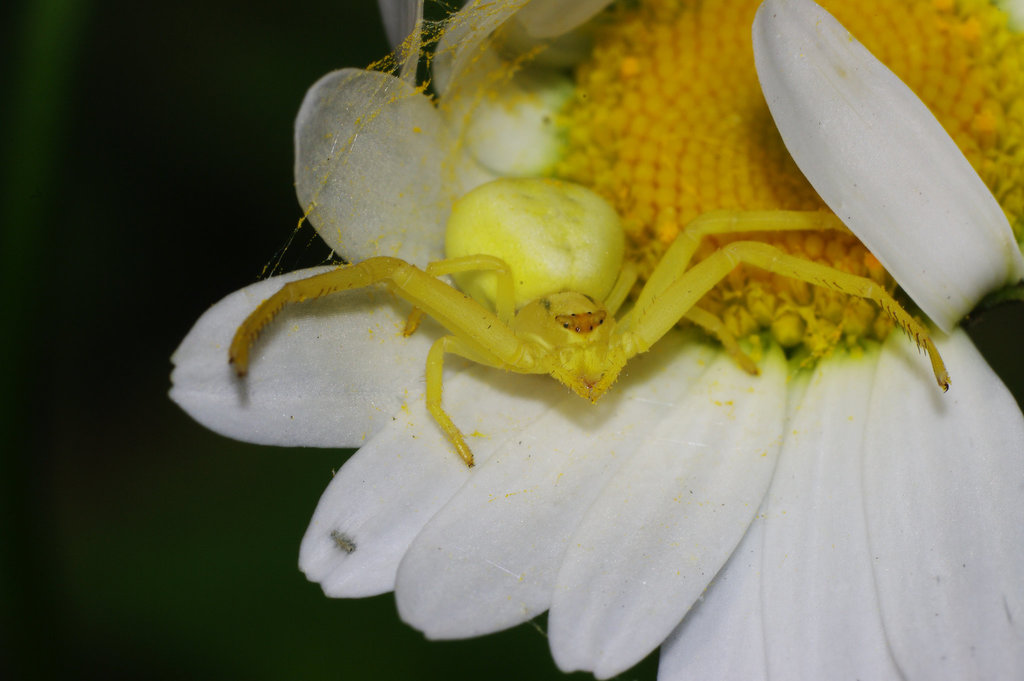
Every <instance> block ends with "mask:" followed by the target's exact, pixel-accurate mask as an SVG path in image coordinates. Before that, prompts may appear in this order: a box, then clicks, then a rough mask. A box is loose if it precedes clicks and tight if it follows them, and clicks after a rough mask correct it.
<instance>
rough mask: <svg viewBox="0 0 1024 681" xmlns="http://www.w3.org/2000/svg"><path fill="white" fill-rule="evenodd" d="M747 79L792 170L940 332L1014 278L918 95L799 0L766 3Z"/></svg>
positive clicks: (1008, 245)
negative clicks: (757, 89)
mask: <svg viewBox="0 0 1024 681" xmlns="http://www.w3.org/2000/svg"><path fill="white" fill-rule="evenodd" d="M753 40H754V58H755V62H756V65H757V74H758V78H759V79H760V81H761V88H762V90H763V91H764V95H765V98H766V100H767V101H768V106H769V108H770V109H771V112H772V117H773V118H774V119H775V123H776V125H777V126H778V128H779V132H781V133H782V138H783V140H784V141H785V143H786V148H787V149H788V150H789V152H790V154H791V155H792V156H793V159H794V160H795V161H796V163H797V165H799V166H800V169H801V170H802V171H803V173H804V175H805V176H806V177H807V179H808V180H809V181H810V183H811V184H812V185H813V186H814V188H815V189H816V190H817V192H818V194H819V195H821V198H822V199H824V201H825V202H826V203H827V204H828V206H829V208H831V209H832V210H833V211H834V212H835V213H836V215H838V216H839V218H840V219H841V220H842V221H843V222H844V223H846V225H847V226H848V227H849V228H850V229H851V230H852V231H853V232H854V233H855V234H856V235H857V236H858V237H859V238H860V239H861V241H863V242H864V244H865V245H866V246H867V247H868V248H869V249H870V250H871V252H872V253H874V254H875V256H876V257H878V259H879V260H880V261H881V262H882V264H883V265H885V267H886V269H888V270H889V272H891V273H892V275H893V276H894V277H895V278H896V281H897V283H899V285H900V286H902V287H903V289H904V290H905V291H906V292H907V294H908V295H910V297H911V298H913V299H914V302H916V303H917V304H918V305H919V306H920V307H921V309H922V310H924V312H925V313H926V314H928V316H929V317H931V318H932V320H933V321H934V322H935V323H936V324H938V325H939V326H940V327H941V328H942V329H943V330H945V331H948V330H950V329H951V328H952V327H953V326H954V325H955V324H956V323H957V321H958V320H959V319H961V318H962V317H963V316H964V315H965V314H966V313H967V312H968V311H970V309H971V308H972V307H974V305H975V304H976V303H977V302H978V300H979V299H980V298H981V297H982V296H983V295H985V294H986V293H988V292H990V291H992V290H993V289H996V288H999V287H1000V286H1002V285H1004V284H1006V283H1010V282H1015V281H1017V280H1019V279H1020V278H1021V277H1022V276H1024V259H1022V258H1021V253H1020V250H1019V248H1018V246H1017V244H1016V242H1015V240H1014V238H1013V233H1012V231H1011V229H1010V225H1009V223H1008V222H1007V220H1006V217H1005V215H1004V214H1003V212H1002V209H1001V208H1000V207H999V204H998V203H997V202H996V200H995V198H994V197H993V196H992V194H991V192H989V190H988V188H987V187H986V186H985V184H984V183H983V182H982V181H981V178H979V177H978V175H977V173H975V172H974V170H973V168H971V165H970V163H968V161H967V159H966V158H965V157H964V155H963V154H962V153H961V152H960V150H959V149H958V148H957V146H956V144H955V143H954V142H953V140H952V139H951V138H950V137H949V135H948V134H946V132H945V131H944V130H943V128H942V126H941V125H940V124H939V122H938V121H937V120H936V119H935V117H934V116H933V115H932V114H931V112H929V111H928V108H927V107H926V106H925V105H924V104H923V103H922V102H921V100H920V99H918V98H917V96H916V95H915V94H914V93H913V92H912V91H911V90H910V89H909V88H908V87H907V86H906V85H905V84H903V82H902V81H900V79H899V78H897V77H896V75H895V74H893V73H892V72H891V71H889V69H887V68H886V67H885V65H883V64H882V63H881V62H879V61H878V60H877V59H875V58H874V57H873V56H872V55H871V53H870V52H868V51H867V49H865V48H864V47H863V46H862V45H861V44H860V43H859V42H857V41H856V40H855V39H854V38H853V37H852V36H851V35H850V34H849V32H847V31H846V29H844V28H843V27H842V26H841V25H840V24H839V23H838V22H837V21H836V20H835V19H834V18H832V16H831V15H830V14H828V13H827V12H825V10H823V9H822V8H821V7H819V6H818V5H816V4H815V3H813V2H811V0H766V1H765V2H764V3H763V4H762V5H761V7H760V8H759V9H758V11H757V15H756V17H755V19H754V27H753Z"/></svg>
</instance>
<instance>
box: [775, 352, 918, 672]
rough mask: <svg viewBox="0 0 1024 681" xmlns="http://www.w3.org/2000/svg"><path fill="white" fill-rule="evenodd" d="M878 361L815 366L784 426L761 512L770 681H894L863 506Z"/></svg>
mask: <svg viewBox="0 0 1024 681" xmlns="http://www.w3.org/2000/svg"><path fill="white" fill-rule="evenodd" d="M877 361H878V353H877V352H870V353H868V355H867V356H865V357H858V358H848V357H841V356H837V357H833V358H830V359H829V360H825V361H823V362H821V364H820V365H819V367H818V369H817V370H816V371H815V373H814V377H813V379H812V380H811V381H810V382H809V385H808V388H807V391H806V392H805V393H804V395H803V398H802V399H801V401H800V405H799V407H798V408H797V409H796V411H795V413H794V415H793V417H792V418H791V420H790V421H789V422H788V423H787V426H786V441H785V444H784V445H783V447H782V454H781V456H780V457H779V463H778V467H777V468H776V470H775V477H774V479H773V480H772V486H771V490H770V491H769V493H768V499H767V501H766V503H765V506H764V515H765V520H764V525H765V532H764V553H763V560H764V567H763V570H764V575H763V587H762V595H763V601H764V605H763V607H764V622H765V627H764V636H765V648H766V652H767V662H768V676H769V677H770V678H776V679H808V680H812V679H839V678H850V679H875V680H876V681H880V680H881V679H899V678H900V674H899V671H898V670H897V668H896V666H895V664H894V663H893V661H892V657H891V655H890V654H889V650H888V647H887V644H886V639H885V633H884V632H883V630H882V619H881V614H880V612H879V606H878V597H877V595H876V592H875V584H874V578H873V576H872V572H871V560H870V554H869V551H868V545H867V528H866V524H865V519H864V511H863V500H862V496H863V495H862V486H861V463H862V460H863V444H864V443H863V438H864V428H865V425H866V422H867V416H868V402H869V400H870V397H871V386H872V383H873V380H874V368H875V365H876V363H877ZM932 387H933V386H932Z"/></svg>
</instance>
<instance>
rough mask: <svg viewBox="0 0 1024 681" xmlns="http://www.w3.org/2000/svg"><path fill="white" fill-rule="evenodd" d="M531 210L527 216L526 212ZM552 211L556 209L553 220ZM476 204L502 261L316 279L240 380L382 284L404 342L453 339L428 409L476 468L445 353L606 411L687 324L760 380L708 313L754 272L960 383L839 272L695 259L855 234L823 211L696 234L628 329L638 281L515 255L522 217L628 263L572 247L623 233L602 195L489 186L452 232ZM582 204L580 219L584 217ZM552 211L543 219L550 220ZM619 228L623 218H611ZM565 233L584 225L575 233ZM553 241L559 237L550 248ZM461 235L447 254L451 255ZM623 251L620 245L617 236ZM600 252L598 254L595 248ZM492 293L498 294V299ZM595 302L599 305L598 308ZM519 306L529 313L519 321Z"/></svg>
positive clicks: (237, 358) (436, 359)
mask: <svg viewBox="0 0 1024 681" xmlns="http://www.w3.org/2000/svg"><path fill="white" fill-rule="evenodd" d="M481 195H483V196H485V198H486V204H487V206H488V207H489V209H490V212H489V213H487V214H481V213H480V211H479V206H478V205H477V204H478V203H479V201H477V200H476V199H478V198H479V197H480V196H481ZM524 201H525V202H526V204H527V205H528V210H527V209H523V204H524ZM546 204H550V210H543V208H544V206H545V205H546ZM466 206H474V209H473V211H469V214H470V215H471V217H472V218H473V219H475V220H482V221H484V222H488V221H489V222H493V223H497V224H498V226H497V227H495V226H494V225H493V224H485V225H483V226H481V229H485V228H486V227H492V228H496V229H498V230H499V231H501V230H502V226H503V225H504V227H506V228H507V227H508V224H505V223H506V222H508V221H510V222H511V225H512V228H511V229H509V230H508V231H507V236H506V237H504V238H498V239H492V241H493V242H494V243H495V244H497V245H496V246H495V248H496V249H497V252H496V253H494V252H492V253H477V254H476V255H458V256H455V257H450V258H448V259H446V260H441V261H438V262H434V263H431V264H429V265H427V266H426V267H425V268H424V269H420V268H418V267H416V266H414V265H411V264H409V263H407V262H405V261H403V260H399V259H398V258H390V257H377V258H370V259H369V260H365V261H363V262H361V263H358V264H354V265H346V266H342V267H339V268H338V269H336V270H334V271H331V272H327V273H324V274H320V275H317V276H314V277H310V278H308V279H302V280H299V281H294V282H291V283H289V284H285V286H284V287H282V289H281V290H280V291H279V292H278V293H276V294H275V295H273V296H271V297H270V298H268V299H267V300H265V301H264V302H263V303H262V304H261V305H260V306H259V307H258V308H257V309H256V310H255V311H254V312H253V313H252V314H251V315H249V317H248V318H247V319H246V320H245V322H244V323H243V324H242V326H241V327H239V329H238V331H237V333H236V334H235V338H234V340H233V342H232V344H231V348H230V350H229V359H230V361H231V362H232V363H234V365H235V368H236V370H237V372H238V374H239V375H240V376H242V375H244V374H245V372H246V370H247V368H248V365H249V350H250V348H251V347H252V345H253V343H255V341H256V339H257V337H258V336H259V333H260V331H261V330H262V329H263V328H264V327H265V326H266V325H267V324H268V323H270V322H271V320H272V319H273V318H274V316H275V315H276V314H277V313H278V312H279V311H280V310H281V308H283V307H284V306H285V305H286V304H289V303H294V302H300V301H303V300H306V299H311V298H318V297H322V296H325V295H329V294H331V293H334V292H337V291H343V290H349V289H356V288H362V287H365V286H369V285H371V284H376V283H383V284H385V285H387V286H388V288H390V289H391V290H392V291H394V292H395V294H397V295H398V296H400V297H402V298H404V299H406V300H408V301H409V302H410V303H412V304H413V305H414V306H415V307H414V309H413V312H412V314H411V315H410V320H409V323H408V325H407V327H406V333H407V334H409V333H412V332H413V331H415V329H416V327H417V325H418V321H419V318H420V316H421V315H422V314H427V315H430V316H431V317H433V318H434V319H436V320H437V321H438V322H439V323H440V324H441V325H442V326H443V327H445V329H447V330H448V332H449V334H450V335H447V336H443V337H442V338H440V339H438V340H437V341H436V342H435V343H434V345H433V346H432V347H431V349H430V352H429V353H428V355H427V370H426V402H427V408H428V409H429V410H430V413H431V414H432V415H433V416H434V418H435V419H436V420H437V422H438V425H440V426H441V428H442V430H444V432H445V434H446V435H447V436H448V438H449V440H451V442H452V445H453V446H454V447H455V449H456V451H457V452H458V453H459V455H460V456H461V457H462V458H463V460H464V461H465V462H466V464H467V465H470V466H472V465H473V454H472V452H471V451H470V449H469V447H468V446H467V445H466V442H465V439H464V437H463V435H462V433H461V432H460V431H459V429H458V427H456V426H455V424H454V423H452V421H451V418H450V417H449V416H448V414H447V413H446V412H445V411H444V409H443V408H442V406H441V377H442V374H443V369H444V355H445V353H450V354H454V355H459V356H461V357H465V358H466V359H469V360H471V361H473V362H477V363H480V364H485V365H488V366H492V367H495V368H498V369H504V370H507V371H514V372H518V373H524V374H549V375H551V376H552V377H553V378H555V379H557V380H558V381H560V382H561V383H563V384H565V385H566V386H568V387H569V388H570V389H572V390H573V391H574V392H575V393H577V394H578V395H580V396H582V397H584V398H586V399H588V400H590V401H592V402H593V401H596V400H597V399H598V398H599V397H600V396H601V395H602V394H604V393H605V392H606V391H607V390H608V388H610V387H611V386H612V384H613V383H615V380H616V379H617V378H618V376H619V373H620V372H621V371H622V369H623V367H625V365H626V363H627V362H628V361H629V360H630V359H631V358H633V357H635V356H636V355H638V354H640V353H642V352H646V351H647V350H648V349H650V347H651V346H652V345H653V344H654V343H656V342H657V341H658V340H659V339H660V338H661V337H662V336H664V335H665V334H666V333H668V331H669V330H671V329H672V328H673V327H674V326H675V325H676V324H678V323H679V321H680V320H682V319H684V318H685V319H688V320H689V321H691V322H693V323H695V324H697V325H699V326H701V327H703V328H704V329H706V330H707V331H708V332H710V333H711V334H713V335H714V336H716V337H717V338H718V339H719V340H720V341H721V342H722V345H723V346H724V347H725V349H726V350H727V351H728V352H729V353H730V354H732V356H733V357H734V358H735V359H736V361H737V362H738V363H739V364H740V366H742V367H743V368H744V369H746V370H747V371H750V372H751V373H756V372H757V367H756V365H755V364H754V363H753V361H752V360H751V359H750V358H749V357H747V356H746V355H745V354H744V353H743V352H742V351H741V350H740V348H739V345H738V344H737V342H736V339H735V338H734V337H733V335H732V334H731V333H730V332H729V331H728V330H727V328H726V326H725V325H724V324H723V323H722V322H721V320H719V319H718V318H717V317H715V316H714V315H713V314H711V313H709V312H708V311H706V310H704V309H703V308H701V307H698V306H697V303H698V302H699V301H700V300H701V298H703V297H704V295H705V294H706V293H707V292H708V291H710V290H711V289H712V288H713V287H714V286H715V285H716V284H717V283H718V282H719V281H721V280H722V278H723V277H725V276H727V275H728V274H729V273H730V272H731V271H732V270H733V269H735V268H736V266H737V265H740V264H745V265H748V266H752V267H756V268H760V269H763V270H767V271H769V272H773V273H776V274H781V275H784V276H787V277H793V278H795V279H800V280H803V281H806V282H809V283H811V284H814V285H817V286H821V287H825V288H828V289H831V290H834V291H840V292H842V293H846V294H849V295H852V296H858V297H861V298H867V299H870V300H872V301H874V302H875V303H876V304H877V305H878V306H879V307H881V309H882V310H883V311H884V312H885V313H886V314H887V315H889V317H891V318H892V319H893V321H895V322H896V323H897V324H898V325H899V326H900V327H902V328H903V329H904V330H905V331H906V332H907V333H908V334H909V335H910V336H911V337H912V338H913V339H914V340H915V342H917V344H918V345H919V346H920V347H922V348H924V349H925V350H926V351H927V353H928V355H929V357H930V359H931V363H932V369H933V371H934V373H935V378H936V380H937V381H938V383H939V385H940V386H941V387H942V388H943V389H944V390H945V389H946V388H948V385H949V377H948V375H947V374H946V370H945V367H944V366H943V364H942V360H941V358H940V357H939V355H938V352H937V351H936V350H935V346H934V345H933V344H932V341H931V339H930V338H929V336H928V333H927V331H926V330H925V328H924V327H923V326H922V325H921V324H920V323H919V322H917V321H916V320H915V319H914V318H913V317H911V316H910V315H909V314H907V312H906V311H905V310H904V309H903V308H902V307H900V305H899V304H898V303H897V302H896V301H895V300H894V299H893V298H892V297H891V296H890V295H889V294H888V293H887V292H886V291H885V289H884V288H883V287H882V286H880V285H879V284H878V283H876V282H874V281H872V280H870V279H866V278H863V277H858V276H855V275H852V274H849V273H846V272H841V271H839V270H836V269H833V268H831V267H828V266H826V265H822V264H819V263H816V262H813V261H810V260H805V259H802V258H799V257H796V256H793V255H790V254H787V253H785V252H783V251H782V250H780V249H778V248H777V247H775V246H771V245H769V244H766V243H762V242H760V241H752V240H746V241H734V242H732V243H729V244H727V245H725V246H723V247H722V248H720V249H718V250H717V251H715V252H713V253H712V254H711V255H709V256H707V257H705V258H704V259H703V260H701V261H700V262H698V263H697V264H696V265H693V266H692V267H691V266H690V264H691V260H692V258H693V256H694V253H695V252H696V250H697V248H698V246H699V245H700V243H701V239H702V238H703V237H704V236H707V235H711V234H733V233H756V232H765V231H771V232H786V231H797V230H799V231H809V230H818V231H822V230H844V229H845V228H844V227H843V225H842V223H840V222H839V221H838V219H836V218H835V216H833V215H831V214H829V213H824V212H787V211H767V212H748V213H728V212H718V213H706V214H704V215H702V216H701V217H699V218H697V219H696V220H694V221H693V222H691V223H690V224H689V225H688V226H687V227H686V229H685V231H684V232H683V233H682V234H680V236H679V237H678V238H677V239H676V240H675V242H674V243H673V244H672V246H671V248H669V250H668V251H667V252H666V253H665V255H664V257H663V258H662V259H661V261H660V262H659V263H658V265H657V267H656V268H655V270H654V271H653V273H652V274H651V276H650V277H649V278H648V280H647V282H646V283H645V285H644V287H643V289H642V290H641V292H640V294H639V296H638V297H637V299H636V302H635V304H634V305H633V307H632V308H631V309H630V310H629V311H628V312H626V313H625V314H623V315H621V316H619V317H616V313H617V312H618V311H619V308H620V306H621V305H622V303H623V302H624V301H625V299H626V297H627V294H628V292H629V290H630V289H631V288H632V286H633V284H634V283H635V282H636V270H635V268H634V267H632V266H630V265H629V264H627V265H626V266H623V265H622V264H621V255H620V256H619V263H618V264H617V265H616V267H615V270H614V271H613V272H612V273H611V276H607V275H608V274H609V273H607V272H605V273H604V275H605V276H604V277H603V278H601V277H598V278H595V277H594V276H592V275H594V273H593V272H589V271H587V272H585V273H584V274H586V278H585V284H583V285H585V286H586V287H587V288H589V289H590V291H588V292H583V291H580V290H579V289H580V288H583V285H581V286H575V285H574V284H576V283H577V282H578V281H584V280H582V279H578V278H576V275H575V274H574V273H573V272H572V271H571V270H572V269H573V267H571V266H569V265H565V262H567V261H564V260H563V259H560V258H559V257H555V256H552V255H551V254H546V253H543V252H540V253H537V252H536V251H537V250H538V245H537V243H536V240H535V239H531V240H530V241H529V243H528V244H526V245H525V246H524V244H522V243H518V244H517V243H515V241H516V239H515V236H516V232H517V230H520V231H526V232H529V231H530V230H529V229H525V230H524V229H523V224H522V220H523V219H525V218H524V216H526V217H528V219H529V220H534V221H538V222H540V223H542V224H543V223H545V222H548V223H550V230H549V231H550V234H553V235H554V236H553V237H551V238H550V239H549V241H551V242H552V243H553V246H551V247H552V248H554V249H555V251H556V253H557V254H561V253H563V252H571V251H573V250H574V249H575V250H582V251H584V256H585V257H583V260H584V261H585V262H593V261H596V260H599V259H600V257H603V255H602V254H603V253H604V252H605V251H608V250H611V251H616V246H617V252H618V253H619V254H621V252H622V249H621V243H618V244H616V243H612V244H611V245H609V244H607V243H603V242H600V241H599V242H597V243H589V244H581V243H579V242H578V241H575V240H574V236H575V234H576V233H577V230H578V228H580V227H581V225H582V226H583V227H586V226H595V230H594V231H598V232H604V233H608V234H614V231H613V230H609V229H608V225H607V224H605V223H606V222H607V221H608V220H609V219H614V212H612V211H609V210H607V205H606V204H605V203H604V202H603V200H601V199H600V198H599V197H597V196H596V195H594V194H592V193H591V192H589V190H586V189H584V188H582V187H580V186H578V185H572V184H568V183H563V182H557V181H553V180H547V179H545V180H508V179H504V180H496V181H494V182H491V183H489V184H487V185H484V186H483V187H480V188H478V189H476V190H474V191H473V192H470V194H468V195H467V197H466V198H465V199H463V200H461V201H460V202H458V203H456V205H455V208H454V209H453V213H452V217H451V219H450V221H449V223H450V225H449V229H451V224H452V223H454V224H456V225H459V224H462V222H463V221H464V220H465V219H466V214H467V213H466V211H464V208H465V207H466ZM581 206H582V208H581ZM538 207H540V208H541V209H538ZM609 216H612V217H611V218H610V217H609ZM566 221H568V222H569V223H572V224H570V225H568V227H567V225H566ZM550 234H549V235H548V236H549V237H550ZM451 241H452V239H451V233H449V254H451V251H452V245H451ZM619 241H620V242H621V233H620V237H619ZM524 248H525V250H526V252H528V253H533V254H534V255H535V257H534V258H533V259H530V264H531V265H533V264H535V263H536V261H546V262H549V263H553V264H552V266H551V267H549V268H548V270H547V271H544V270H543V268H541V271H539V272H535V273H534V274H533V275H532V276H531V277H530V278H529V280H524V275H523V274H522V273H521V272H518V271H515V269H514V267H513V266H512V265H511V264H510V263H509V262H506V261H511V262H515V261H517V260H518V261H523V260H526V259H528V258H527V257H526V256H524V254H523V251H524ZM587 248H590V249H592V250H593V251H594V253H593V254H591V255H589V256H587V255H586V249H587ZM446 274H451V275H453V276H455V278H456V280H457V281H458V280H459V279H460V278H461V277H463V276H465V275H467V274H474V275H487V276H488V277H490V278H491V279H492V281H491V284H490V286H489V287H486V286H481V287H480V291H483V292H482V293H477V296H478V297H479V298H481V300H478V299H476V298H474V297H471V296H468V295H466V294H465V293H463V292H462V291H460V290H458V289H456V288H454V287H452V286H449V285H448V284H446V283H444V282H443V281H441V280H440V279H438V277H439V276H441V275H446ZM517 282H523V284H524V286H523V287H526V288H532V289H533V290H537V289H538V288H539V289H541V290H543V288H544V287H545V286H546V287H548V291H546V292H544V293H543V294H542V295H539V296H538V297H536V298H535V299H533V300H528V301H525V302H520V301H519V299H517V297H516V290H517V288H520V287H519V286H517ZM488 291H492V292H493V293H490V294H488V293H487V292H488ZM594 291H597V292H598V294H597V295H596V296H595V295H594V294H593V292H594ZM517 308H518V309H517Z"/></svg>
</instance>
